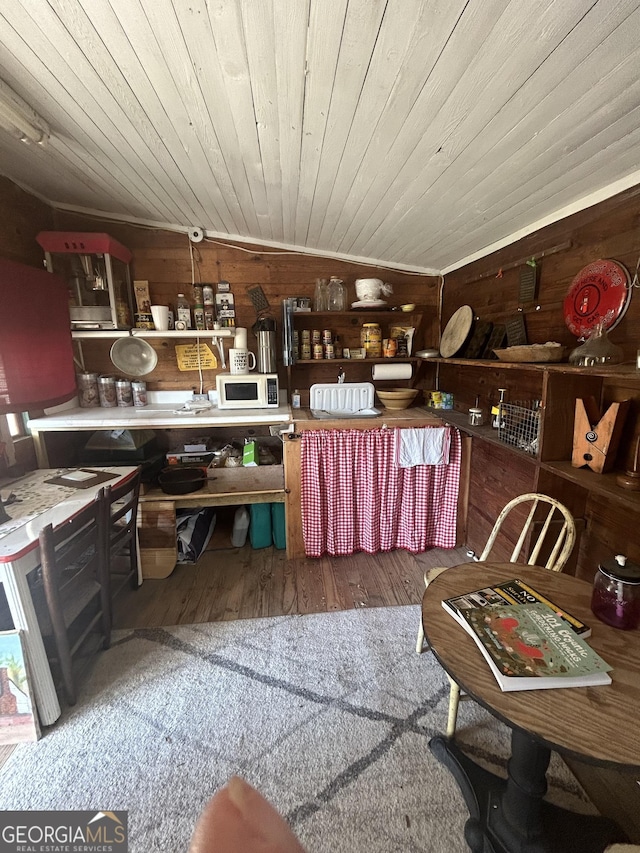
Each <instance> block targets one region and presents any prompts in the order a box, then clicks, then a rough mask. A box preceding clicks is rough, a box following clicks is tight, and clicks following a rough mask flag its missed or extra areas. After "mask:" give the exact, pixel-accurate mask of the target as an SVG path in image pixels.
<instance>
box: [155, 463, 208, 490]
mask: <svg viewBox="0 0 640 853" xmlns="http://www.w3.org/2000/svg"><path fill="white" fill-rule="evenodd" d="M206 480H207V475H206V474H205V472H204V471H203V470H202V468H180V467H176V466H172V467H169V468H163V469H162V471H160V474H159V475H158V484H159V486H160V488H161V489H162V491H163V492H164V493H165V494H167V495H186V494H189V492H197V491H198V489H201V488H202V487H203V486H204V484H205V482H206Z"/></svg>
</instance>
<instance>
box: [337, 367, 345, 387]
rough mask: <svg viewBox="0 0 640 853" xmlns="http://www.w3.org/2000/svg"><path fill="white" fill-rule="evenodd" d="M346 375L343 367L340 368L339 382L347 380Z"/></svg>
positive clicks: (340, 383)
mask: <svg viewBox="0 0 640 853" xmlns="http://www.w3.org/2000/svg"><path fill="white" fill-rule="evenodd" d="M345 376H346V374H345V372H344V370H343V369H342V367H340V368H339V369H338V384H339V385H342V383H343V382H344V380H345Z"/></svg>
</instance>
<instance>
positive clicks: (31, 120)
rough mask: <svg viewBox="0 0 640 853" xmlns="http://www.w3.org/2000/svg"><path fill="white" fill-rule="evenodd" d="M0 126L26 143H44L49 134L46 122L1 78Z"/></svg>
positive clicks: (47, 139)
mask: <svg viewBox="0 0 640 853" xmlns="http://www.w3.org/2000/svg"><path fill="white" fill-rule="evenodd" d="M0 127H3V128H4V129H5V130H8V131H9V132H10V133H12V134H13V135H14V136H15V137H17V138H18V139H19V140H20V141H21V142H24V143H25V144H27V145H28V144H35V145H46V144H47V142H48V141H49V136H50V135H51V131H50V129H49V125H48V124H47V122H46V121H45V120H44V119H43V118H40V116H39V115H38V114H37V113H36V112H35V110H33V109H31V107H30V106H29V104H27V103H26V102H25V101H23V100H22V98H21V97H20V96H19V95H17V94H16V93H15V92H14V91H13V89H10V88H9V86H7V84H6V83H4V82H3V81H2V80H0Z"/></svg>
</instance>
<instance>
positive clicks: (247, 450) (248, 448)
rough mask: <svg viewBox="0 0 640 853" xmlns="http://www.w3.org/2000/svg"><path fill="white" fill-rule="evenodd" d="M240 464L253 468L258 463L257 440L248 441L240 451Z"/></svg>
mask: <svg viewBox="0 0 640 853" xmlns="http://www.w3.org/2000/svg"><path fill="white" fill-rule="evenodd" d="M242 464H243V465H244V467H245V468H254V467H255V466H256V465H257V464H258V442H257V441H248V442H247V443H246V444H245V446H244V450H243V451H242Z"/></svg>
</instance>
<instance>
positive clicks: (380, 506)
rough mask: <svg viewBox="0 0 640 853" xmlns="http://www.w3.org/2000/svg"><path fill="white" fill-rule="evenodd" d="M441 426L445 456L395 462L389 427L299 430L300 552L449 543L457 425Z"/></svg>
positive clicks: (314, 553) (454, 498) (453, 520)
mask: <svg viewBox="0 0 640 853" xmlns="http://www.w3.org/2000/svg"><path fill="white" fill-rule="evenodd" d="M425 429H430V427H425ZM449 429H450V432H451V435H450V439H451V443H450V453H449V463H448V464H444V465H416V466H415V467H412V468H401V467H399V466H398V465H397V464H396V435H395V433H396V430H395V429H375V430H305V431H304V432H303V433H302V438H301V444H302V446H301V468H302V471H301V475H302V476H301V483H302V532H303V537H304V547H305V553H306V554H307V556H309V557H321V556H322V555H323V554H331V555H332V556H341V555H345V554H353V553H355V552H356V551H366V552H367V553H369V554H375V553H377V552H378V551H392V550H393V549H395V548H405V549H406V550H407V551H411V552H412V553H414V554H417V553H420V552H422V551H426V550H427V549H428V548H454V547H455V545H456V511H457V503H458V486H459V481H460V454H461V440H460V433H459V432H458V430H456V429H455V428H453V427H450V428H449Z"/></svg>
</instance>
